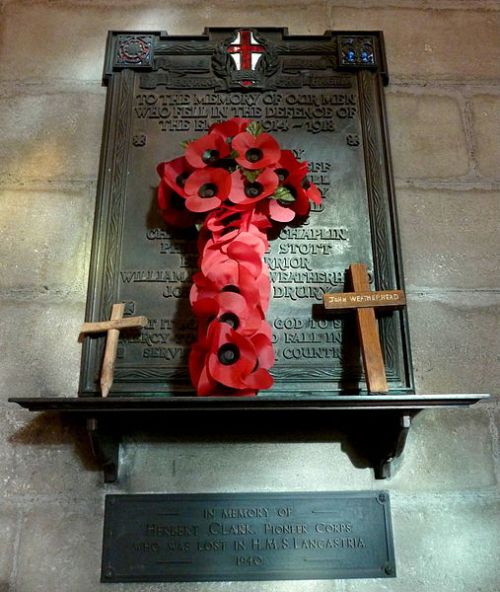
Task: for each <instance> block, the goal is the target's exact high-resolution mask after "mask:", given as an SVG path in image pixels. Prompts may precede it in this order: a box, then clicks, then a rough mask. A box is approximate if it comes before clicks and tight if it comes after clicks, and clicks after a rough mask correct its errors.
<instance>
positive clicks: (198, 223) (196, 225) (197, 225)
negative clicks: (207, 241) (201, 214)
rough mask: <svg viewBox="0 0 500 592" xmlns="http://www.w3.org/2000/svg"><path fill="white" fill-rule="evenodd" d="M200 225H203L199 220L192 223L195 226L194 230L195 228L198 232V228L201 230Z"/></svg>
mask: <svg viewBox="0 0 500 592" xmlns="http://www.w3.org/2000/svg"><path fill="white" fill-rule="evenodd" d="M202 226H203V224H202V223H201V222H197V223H196V224H195V225H194V227H195V228H196V230H197V231H198V232H200V230H201V227H202Z"/></svg>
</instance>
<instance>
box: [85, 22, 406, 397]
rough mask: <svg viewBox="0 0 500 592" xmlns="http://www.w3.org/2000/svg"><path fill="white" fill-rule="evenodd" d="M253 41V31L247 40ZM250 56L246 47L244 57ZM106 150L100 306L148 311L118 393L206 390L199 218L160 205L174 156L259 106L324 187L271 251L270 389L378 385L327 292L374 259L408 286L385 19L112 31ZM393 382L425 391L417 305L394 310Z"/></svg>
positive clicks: (388, 279) (91, 353)
mask: <svg viewBox="0 0 500 592" xmlns="http://www.w3.org/2000/svg"><path fill="white" fill-rule="evenodd" d="M244 40H245V42H244ZM235 56H237V57H238V59H236V58H235ZM104 75H105V80H106V82H107V84H108V100H107V107H106V118H105V130H104V141H103V151H102V158H101V169H100V181H99V187H98V198H97V209H96V219H95V229H94V242H93V255H92V262H91V274H90V285H89V301H88V307H87V320H88V321H99V320H102V319H108V318H109V315H110V311H111V307H112V304H113V303H115V302H124V303H125V315H144V316H146V317H147V318H148V319H149V323H148V325H147V326H146V327H145V328H144V329H143V330H142V331H141V332H140V333H136V334H135V335H134V334H131V335H128V336H127V338H126V339H120V342H119V346H118V359H117V362H116V369H115V376H114V385H113V388H112V390H111V393H110V396H111V397H112V396H127V395H131V396H132V395H133V396H141V395H165V396H191V395H194V389H193V387H192V385H191V383H190V380H189V375H188V371H187V355H188V352H189V348H190V344H191V343H193V341H194V340H195V338H196V321H195V319H194V317H193V316H192V314H191V311H190V306H189V301H188V293H189V288H190V286H191V277H192V275H193V273H195V271H196V270H197V246H196V238H197V232H196V230H195V229H194V228H193V229H192V230H187V231H186V230H182V231H180V230H179V229H175V228H170V227H168V226H167V225H166V224H165V223H164V222H163V220H162V218H161V217H160V215H159V213H158V208H157V205H156V189H157V186H158V183H159V177H158V174H157V172H156V167H157V165H158V164H159V163H161V162H164V161H167V160H171V159H173V158H176V157H177V156H179V154H180V146H181V143H182V142H183V141H186V140H192V139H194V138H197V137H199V136H200V135H202V134H203V133H205V132H206V131H207V130H208V128H209V126H210V125H211V124H213V123H215V122H219V121H222V120H225V119H227V118H230V117H235V116H237V117H249V118H254V119H256V120H258V121H259V122H261V123H262V125H263V126H264V129H265V130H266V131H269V132H270V133H272V134H273V136H274V137H276V139H277V140H278V141H279V142H280V144H281V145H282V146H283V147H285V148H287V149H292V150H294V151H295V153H296V155H297V157H299V158H300V159H301V160H307V161H308V162H309V163H310V177H311V179H312V180H313V181H314V182H315V183H316V185H317V186H318V187H319V188H320V190H321V192H322V194H323V197H324V200H323V203H322V204H321V205H320V206H315V207H313V209H312V211H311V213H310V215H309V218H308V219H307V220H306V221H305V222H302V223H301V224H296V225H294V224H293V223H292V224H288V225H281V226H280V225H279V224H276V228H275V230H274V233H271V236H270V243H271V248H270V250H269V252H268V253H267V254H266V256H265V258H266V261H267V264H268V265H269V268H270V270H271V280H272V295H271V306H270V310H269V312H268V315H267V318H268V320H269V322H270V323H271V325H272V328H273V341H274V347H275V352H276V357H277V362H276V364H275V366H274V367H273V368H272V375H273V377H274V386H273V388H272V389H270V390H269V391H261V392H260V393H259V395H258V396H259V398H261V397H262V398H273V397H278V398H286V397H288V396H292V397H297V396H300V397H332V396H337V395H338V394H340V393H348V392H351V393H357V392H365V391H366V387H365V383H364V381H363V378H362V371H361V367H360V355H359V346H358V345H357V341H356V328H355V321H354V319H353V318H352V316H349V315H343V316H342V315H341V316H334V315H332V314H330V313H328V312H327V311H325V310H324V309H323V307H322V299H323V294H325V293H335V292H343V291H348V290H346V288H348V286H345V285H344V283H345V270H346V269H347V267H348V266H349V265H350V264H351V263H353V262H361V263H366V264H367V265H368V270H369V274H370V279H371V283H372V287H373V288H376V289H377V290H387V291H395V290H398V289H402V287H403V286H402V273H401V268H400V255H399V250H398V235H397V224H396V214H395V207H394V198H393V188H392V180H391V168H390V158H389V152H388V144H387V133H386V129H385V115H384V98H383V85H384V84H385V83H387V80H388V77H387V70H386V66H385V55H384V46H383V38H382V34H381V33H380V32H332V31H327V32H326V33H325V34H324V35H323V36H290V35H288V33H287V31H286V30H285V29H279V28H259V29H233V28H211V29H208V30H207V31H205V33H204V34H203V35H201V36H198V37H178V36H172V35H167V34H166V33H160V32H112V33H110V34H109V38H108V46H107V54H106V64H105V74H104ZM379 327H380V333H381V340H382V344H383V354H384V360H385V367H386V373H387V379H388V383H389V388H390V390H391V391H394V392H399V393H402V394H405V393H408V394H411V393H413V392H414V391H413V385H412V376H411V365H410V351H409V343H408V335H407V327H406V316H405V312H404V311H402V310H392V309H391V310H387V311H385V312H384V311H383V310H382V311H381V312H380V324H379ZM121 336H122V335H121ZM103 344H104V337H102V336H94V337H91V338H90V339H88V340H87V342H86V343H85V344H84V353H83V362H82V370H83V371H82V375H81V386H80V395H81V396H84V397H85V396H98V394H99V391H100V389H99V371H100V365H101V362H102V352H103Z"/></svg>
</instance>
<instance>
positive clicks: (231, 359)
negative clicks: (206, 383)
mask: <svg viewBox="0 0 500 592" xmlns="http://www.w3.org/2000/svg"><path fill="white" fill-rule="evenodd" d="M217 357H218V358H219V362H220V363H221V364H224V366H230V365H231V364H235V363H236V362H237V361H238V360H239V359H240V350H239V349H238V348H237V347H236V346H235V345H234V344H233V343H225V344H224V345H223V346H222V347H219V351H218V352H217Z"/></svg>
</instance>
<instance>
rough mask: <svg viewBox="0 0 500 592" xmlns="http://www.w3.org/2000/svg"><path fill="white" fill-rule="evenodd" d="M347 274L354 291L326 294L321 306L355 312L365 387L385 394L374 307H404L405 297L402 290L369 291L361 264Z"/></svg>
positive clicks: (354, 266) (369, 390) (353, 267)
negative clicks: (353, 310)
mask: <svg viewBox="0 0 500 592" xmlns="http://www.w3.org/2000/svg"><path fill="white" fill-rule="evenodd" d="M348 271H349V274H350V277H351V282H352V287H353V290H354V292H339V293H333V294H325V295H324V296H323V303H324V306H325V308H326V309H328V310H347V309H355V310H356V317H357V325H358V336H359V342H360V345H361V354H362V357H363V367H364V370H365V380H366V387H367V389H368V392H370V393H386V392H387V391H388V390H389V387H388V386H387V378H386V375H385V368H384V358H383V357H382V347H381V345H380V337H379V333H378V327H377V322H376V319H375V308H378V307H382V306H384V307H394V308H396V307H400V306H404V305H405V304H406V298H405V294H404V292H403V291H402V290H382V291H379V292H372V291H371V290H370V282H369V279H368V271H367V268H366V265H365V264H364V263H353V264H352V265H350V266H349V270H348Z"/></svg>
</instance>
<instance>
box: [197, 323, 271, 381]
mask: <svg viewBox="0 0 500 592" xmlns="http://www.w3.org/2000/svg"><path fill="white" fill-rule="evenodd" d="M212 327H213V328H214V329H213V330H214V332H213V334H212V335H211V336H210V337H209V338H208V339H209V341H211V343H210V353H209V354H208V360H207V367H208V374H209V376H210V377H211V378H212V379H213V380H216V381H217V382H220V383H221V384H223V385H225V386H228V387H231V388H235V389H256V390H259V389H262V388H270V386H271V385H272V382H273V381H272V378H271V376H270V374H269V372H268V371H267V370H266V369H264V368H258V357H257V353H256V351H255V347H254V346H253V344H252V342H251V341H250V340H249V339H247V338H246V337H243V336H242V335H240V334H239V333H237V332H236V331H234V330H233V329H231V328H230V327H229V326H228V325H226V324H225V323H218V322H216V323H213V325H212Z"/></svg>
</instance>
